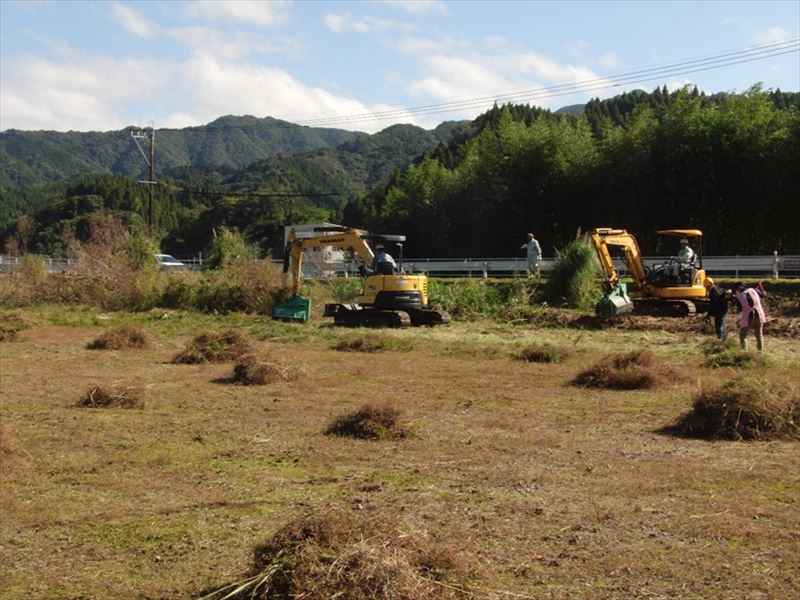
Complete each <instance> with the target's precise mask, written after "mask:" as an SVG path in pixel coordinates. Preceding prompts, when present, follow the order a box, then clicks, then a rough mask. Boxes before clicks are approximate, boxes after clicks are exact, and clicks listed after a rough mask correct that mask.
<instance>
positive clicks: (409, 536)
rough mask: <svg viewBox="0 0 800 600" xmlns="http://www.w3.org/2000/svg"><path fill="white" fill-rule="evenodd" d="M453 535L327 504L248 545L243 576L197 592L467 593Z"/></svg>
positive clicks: (311, 598)
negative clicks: (250, 554)
mask: <svg viewBox="0 0 800 600" xmlns="http://www.w3.org/2000/svg"><path fill="white" fill-rule="evenodd" d="M473 577H474V569H473V568H471V567H470V565H469V564H468V562H467V561H466V559H465V558H464V556H463V555H462V554H461V552H460V550H459V546H458V542H457V541H455V540H453V539H452V538H448V539H447V540H446V541H442V540H437V539H434V538H433V537H432V536H430V535H429V534H428V533H427V532H426V531H425V530H423V529H421V528H419V527H415V526H414V525H413V524H411V523H408V522H402V521H400V520H399V519H398V518H386V517H385V516H383V515H380V514H375V513H373V512H369V513H364V512H355V511H353V510H344V509H336V508H329V509H325V510H322V511H320V510H316V511H314V512H310V513H308V514H306V515H303V516H301V517H299V518H298V519H296V520H295V521H293V522H291V523H289V524H288V525H286V526H284V527H283V528H282V529H280V530H278V532H277V533H275V535H273V536H272V537H271V538H270V539H269V540H267V541H266V542H265V543H263V544H261V545H259V546H257V547H256V548H255V551H254V559H253V566H252V568H251V569H250V571H249V572H248V574H247V577H246V578H245V579H243V580H241V581H237V582H235V583H232V584H230V585H227V586H225V587H223V588H220V589H218V590H216V591H213V592H211V593H208V594H207V595H205V596H203V597H202V599H201V600H234V599H236V600H244V599H255V600H289V599H291V598H304V599H306V600H327V599H329V598H343V599H344V598H347V599H348V600H374V599H376V598H392V599H397V600H400V599H407V600H412V599H413V600H427V599H434V598H436V599H448V598H449V599H454V598H475V597H477V596H475V594H473V593H471V592H470V591H469V589H468V588H466V587H465V585H464V583H463V582H464V581H466V580H468V579H472V578H473Z"/></svg>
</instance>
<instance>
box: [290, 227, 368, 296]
mask: <svg viewBox="0 0 800 600" xmlns="http://www.w3.org/2000/svg"><path fill="white" fill-rule="evenodd" d="M362 236H363V234H362V232H361V231H359V230H358V229H354V228H347V229H343V230H342V231H334V232H331V233H324V234H322V235H314V236H311V237H302V238H301V237H298V235H297V233H296V232H295V230H294V229H292V230H291V231H290V232H289V236H288V238H287V240H286V249H285V254H284V259H283V273H284V277H286V276H287V275H289V276H291V278H292V294H293V295H297V294H298V293H299V292H300V283H301V280H302V274H303V269H302V266H303V250H304V249H305V248H323V247H328V246H330V247H333V248H336V249H338V250H347V251H350V252H353V254H355V255H356V256H357V257H358V258H359V259H360V260H361V261H362V262H363V263H364V264H365V265H369V264H372V261H373V259H374V257H375V255H374V254H373V252H372V249H371V248H370V247H369V245H368V244H367V242H366V240H365V239H364V238H363V237H362ZM284 284H286V281H284Z"/></svg>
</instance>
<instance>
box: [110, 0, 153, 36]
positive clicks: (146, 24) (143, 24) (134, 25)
mask: <svg viewBox="0 0 800 600" xmlns="http://www.w3.org/2000/svg"><path fill="white" fill-rule="evenodd" d="M111 16H112V17H113V18H114V19H115V20H116V21H118V22H119V24H120V25H122V26H123V27H124V28H125V29H127V30H128V31H130V32H131V33H134V34H136V35H138V36H141V37H148V38H149V37H153V35H154V34H155V27H154V26H153V24H152V23H151V22H150V21H148V20H147V19H146V18H145V17H143V16H142V15H141V14H140V13H139V12H138V11H137V10H134V9H132V8H131V7H130V6H126V5H125V4H123V3H122V2H112V3H111Z"/></svg>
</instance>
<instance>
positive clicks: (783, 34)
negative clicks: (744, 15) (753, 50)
mask: <svg viewBox="0 0 800 600" xmlns="http://www.w3.org/2000/svg"><path fill="white" fill-rule="evenodd" d="M791 38H792V36H791V35H789V32H788V31H786V30H785V29H783V28H782V27H772V28H770V29H767V30H766V31H756V32H755V33H754V34H753V40H754V41H755V42H756V43H757V44H777V43H780V42H788V41H789V40H790V39H791Z"/></svg>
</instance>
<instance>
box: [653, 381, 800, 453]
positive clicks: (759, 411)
mask: <svg viewBox="0 0 800 600" xmlns="http://www.w3.org/2000/svg"><path fill="white" fill-rule="evenodd" d="M664 431H665V432H667V433H673V434H680V435H685V436H688V437H698V438H703V439H708V440H775V439H788V440H800V390H798V389H797V387H794V388H792V387H789V386H787V385H783V384H774V383H770V382H768V381H766V380H763V379H760V378H749V377H744V376H739V377H736V378H735V379H732V380H730V381H728V382H726V383H723V384H722V385H720V386H717V387H715V388H712V389H710V390H704V391H702V392H701V393H700V394H699V395H698V396H697V397H696V398H695V399H694V405H693V407H692V410H691V411H689V412H688V413H686V414H685V415H684V416H683V417H681V418H680V420H679V421H678V422H677V423H676V424H675V425H673V426H672V427H668V428H666V429H665V430H664Z"/></svg>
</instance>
